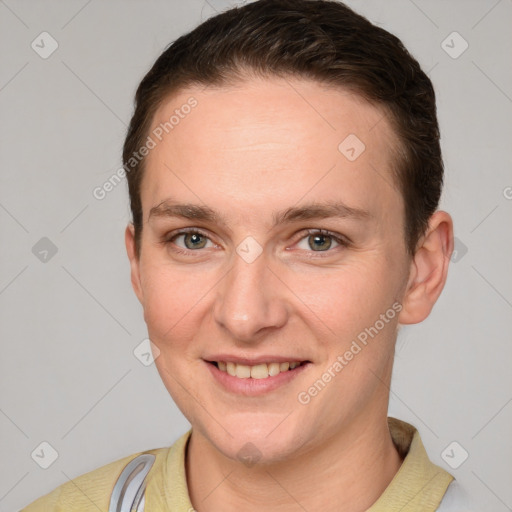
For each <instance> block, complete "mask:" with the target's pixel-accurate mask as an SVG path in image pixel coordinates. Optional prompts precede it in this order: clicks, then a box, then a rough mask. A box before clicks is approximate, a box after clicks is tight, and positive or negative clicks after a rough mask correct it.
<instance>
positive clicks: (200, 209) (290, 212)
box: [148, 198, 373, 228]
mask: <svg viewBox="0 0 512 512" xmlns="http://www.w3.org/2000/svg"><path fill="white" fill-rule="evenodd" d="M152 217H176V218H182V219H189V220H200V221H204V222H210V223H214V224H221V225H224V226H227V225H228V222H226V220H225V219H224V217H223V216H222V215H221V214H219V213H218V212H216V211H215V210H212V209H211V208H210V207H208V206H201V205H197V204H192V203H178V202H176V201H174V200H172V199H171V198H168V199H165V200H164V201H162V202H161V203H160V204H158V205H156V206H154V207H153V208H151V210H150V211H149V217H148V221H149V220H150V219H151V218H152ZM372 217H373V216H372V214H371V213H370V212H369V211H367V210H364V209H362V208H354V207H350V206H348V205H346V204H345V203H343V202H342V201H331V202H326V203H309V204H305V205H303V206H293V207H290V208H287V209H285V210H282V211H279V212H274V214H273V215H272V222H273V224H272V228H274V227H276V226H278V225H280V224H289V223H292V222H297V221H301V220H314V219H328V218H342V219H347V218H348V219H355V220H369V219H371V218H372Z"/></svg>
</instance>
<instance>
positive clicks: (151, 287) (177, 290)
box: [141, 265, 210, 350]
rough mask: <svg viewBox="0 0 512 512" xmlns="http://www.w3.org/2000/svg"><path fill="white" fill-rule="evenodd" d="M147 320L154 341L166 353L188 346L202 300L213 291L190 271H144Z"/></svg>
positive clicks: (149, 267) (152, 268) (162, 268)
mask: <svg viewBox="0 0 512 512" xmlns="http://www.w3.org/2000/svg"><path fill="white" fill-rule="evenodd" d="M141 281H142V287H143V291H144V303H143V306H144V320H145V321H146V324H147V326H148V331H149V334H150V338H151V339H152V340H153V341H154V342H156V343H157V344H158V345H159V346H160V345H162V349H164V350H165V349H166V348H170V347H169V345H170V343H171V342H172V344H173V346H176V344H186V343H187V342H188V340H189V339H190V338H191V337H192V336H193V335H194V332H193V326H194V325H196V322H194V317H195V316H196V315H197V312H198V310H199V308H200V307H201V298H202V297H204V296H205V294H206V293H207V290H208V289H209V288H210V287H209V286H207V285H206V284H205V282H204V281H203V280H201V279H200V277H199V276H194V274H193V271H191V270H190V269H188V270H187V272H186V273H184V272H177V271H176V270H175V269H172V270H171V268H166V267H165V266H159V267H158V266H156V265H147V266H145V267H144V268H143V274H142V279H141Z"/></svg>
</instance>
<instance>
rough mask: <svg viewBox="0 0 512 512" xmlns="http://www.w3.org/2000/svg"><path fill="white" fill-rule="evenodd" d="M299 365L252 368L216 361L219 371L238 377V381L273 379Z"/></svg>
mask: <svg viewBox="0 0 512 512" xmlns="http://www.w3.org/2000/svg"><path fill="white" fill-rule="evenodd" d="M299 365H300V362H296V361H295V362H292V363H262V364H256V365H254V366H248V365H245V364H237V363H231V362H227V363H226V362H224V361H218V362H217V366H218V367H219V370H221V371H223V372H227V373H229V375H232V376H233V377H239V378H240V379H248V378H249V377H252V378H253V379H266V378H267V377H273V376H274V375H277V374H278V373H281V372H286V371H288V370H289V369H290V370H293V369H294V368H296V367H297V366H299Z"/></svg>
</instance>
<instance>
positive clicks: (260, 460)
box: [206, 413, 306, 467]
mask: <svg viewBox="0 0 512 512" xmlns="http://www.w3.org/2000/svg"><path fill="white" fill-rule="evenodd" d="M255 416H256V417H255ZM262 416H263V415H262V414H261V413H260V414H259V415H254V414H248V415H241V414H239V415H235V417H234V418H230V420H229V421H224V422H223V423H222V426H223V427H224V428H225V429H226V430H224V428H222V427H221V426H218V425H217V428H215V429H214V431H212V430H211V426H210V428H208V429H207V436H206V437H207V438H208V439H209V441H210V443H212V444H213V446H214V447H215V448H216V449H217V450H218V451H220V452H221V453H222V454H223V455H224V456H226V457H228V458H230V459H232V460H236V461H239V462H242V463H244V464H245V465H247V466H249V467H250V466H253V465H254V464H260V465H261V464H273V463H276V462H280V461H283V460H286V459H288V458H289V457H291V456H292V455H293V454H295V453H296V452H297V450H299V449H300V448H301V447H302V446H303V444H304V442H305V441H306V439H305V437H306V436H305V434H304V429H303V428H301V429H299V428H298V427H299V426H298V425H294V424H293V420H292V417H293V414H292V415H290V417H289V418H288V419H285V420H284V421H283V415H279V417H277V416H275V415H264V416H263V417H262ZM287 421H289V424H288V425H285V423H286V422H287ZM295 421H296V418H295ZM210 425H211V424H210Z"/></svg>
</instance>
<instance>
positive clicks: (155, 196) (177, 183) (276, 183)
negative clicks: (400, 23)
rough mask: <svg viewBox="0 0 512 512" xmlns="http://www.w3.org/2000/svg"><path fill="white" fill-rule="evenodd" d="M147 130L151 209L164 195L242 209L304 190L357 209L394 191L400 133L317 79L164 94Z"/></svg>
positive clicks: (146, 191)
mask: <svg viewBox="0 0 512 512" xmlns="http://www.w3.org/2000/svg"><path fill="white" fill-rule="evenodd" d="M191 105H193V106H191ZM149 135H150V136H151V137H152V138H153V139H154V141H155V143H156V144H155V147H154V149H152V150H151V152H150V153H149V155H148V156H147V157H146V166H145V167H146V171H145V173H146V174H145V176H144V179H143V183H142V189H141V192H142V202H143V210H144V215H145V216H146V217H147V215H148V212H149V209H150V208H152V207H154V206H155V205H156V204H158V203H160V202H161V201H163V200H165V199H166V194H168V195H172V197H174V198H176V197H183V199H186V200H187V202H190V201H193V202H196V203H197V202H201V203H204V204H210V203H211V202H213V203H215V201H216V200H220V198H222V199H224V200H226V199H230V205H231V206H232V207H235V206H238V207H239V208H240V209H239V210H238V211H237V210H236V209H235V210H233V211H234V212H235V211H237V212H238V214H240V215H250V212H251V211H252V212H254V210H249V209H250V208H258V207H259V206H261V207H262V208H268V207H269V206H271V203H272V202H273V201H274V202H275V203H276V206H277V205H280V206H281V208H279V209H282V206H283V204H284V205H285V206H286V205H288V204H295V203H297V202H298V201H300V200H301V198H305V199H306V196H307V199H308V200H309V201H311V200H313V201H315V202H319V200H320V199H322V198H325V199H328V200H338V199H341V200H344V202H345V203H346V204H348V205H352V206H354V207H358V206H361V207H362V206H363V205H362V203H365V204H366V205H370V206H371V205H372V204H373V205H374V206H378V205H380V206H382V207H384V206H385V205H386V204H387V203H389V202H390V201H395V202H396V199H397V194H398V192H397V190H396V188H395V185H394V182H393V178H392V173H391V166H392V163H393V160H392V154H393V152H392V148H393V146H394V145H395V144H396V140H395V135H394V132H393V130H392V128H391V125H390V123H389V122H388V119H387V117H386V115H385V112H384V110H383V109H381V108H379V107H376V106H375V105H372V104H370V103H368V102H367V101H365V100H364V99H362V98H361V97H359V96H357V95H356V94H354V93H352V92H350V91H347V90H343V89H340V88H332V87H330V88H328V87H326V86H324V85H322V84H319V83H318V82H314V81H307V80H302V79H300V80H299V79H280V78H275V79H252V80H247V81H243V82H239V83H236V84H232V85H229V86H223V87H216V88H213V87H206V88H205V87H202V88H199V87H194V88H188V89H184V90H181V91H179V92H178V93H177V94H174V95H173V96H172V97H170V98H168V99H167V100H166V101H165V102H163V104H162V105H161V107H160V108H159V109H158V111H157V112H156V114H155V116H154V119H153V123H152V127H151V131H150V134H149ZM358 201H359V203H361V202H362V203H361V204H360V205H358V204H356V203H357V202H358ZM224 206H225V204H224ZM244 209H245V212H244ZM276 209H277V208H276Z"/></svg>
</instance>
